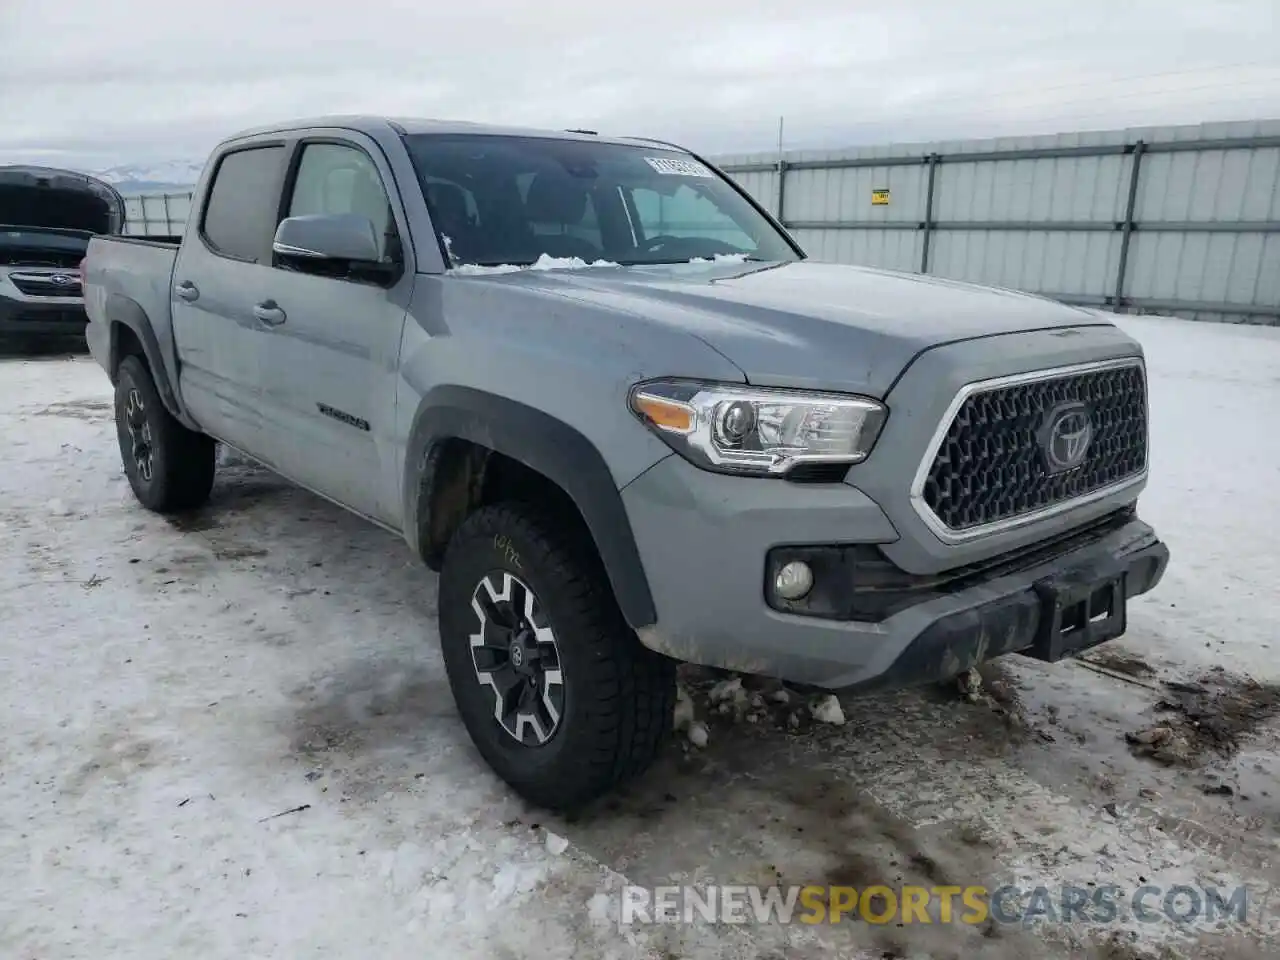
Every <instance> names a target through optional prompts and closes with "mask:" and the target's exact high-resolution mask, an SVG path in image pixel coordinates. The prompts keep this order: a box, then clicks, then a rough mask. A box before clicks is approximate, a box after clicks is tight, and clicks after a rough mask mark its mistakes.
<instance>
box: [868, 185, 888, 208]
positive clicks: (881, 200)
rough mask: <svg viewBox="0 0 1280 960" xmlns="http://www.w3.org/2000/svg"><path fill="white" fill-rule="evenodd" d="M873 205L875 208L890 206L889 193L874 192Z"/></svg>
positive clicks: (884, 191)
mask: <svg viewBox="0 0 1280 960" xmlns="http://www.w3.org/2000/svg"><path fill="white" fill-rule="evenodd" d="M871 205H872V206H873V207H887V206H888V205H889V191H888V190H887V189H885V190H872V191H871Z"/></svg>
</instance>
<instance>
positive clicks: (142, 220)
mask: <svg viewBox="0 0 1280 960" xmlns="http://www.w3.org/2000/svg"><path fill="white" fill-rule="evenodd" d="M124 209H125V222H124V232H125V233H126V234H128V235H130V236H141V237H146V236H151V237H155V236H162V237H163V236H176V235H178V234H180V233H182V230H183V228H184V227H185V226H186V223H187V215H188V214H189V213H190V212H191V194H190V193H143V194H135V195H134V196H127V197H125V198H124Z"/></svg>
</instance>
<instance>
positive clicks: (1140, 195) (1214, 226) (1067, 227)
mask: <svg viewBox="0 0 1280 960" xmlns="http://www.w3.org/2000/svg"><path fill="white" fill-rule="evenodd" d="M715 160H716V162H717V163H718V164H720V165H721V166H722V167H723V168H724V169H725V170H726V171H727V172H728V173H730V174H732V175H733V176H734V178H735V179H737V180H738V182H739V183H741V184H742V185H743V186H744V187H745V188H746V189H747V190H748V191H750V192H751V193H752V194H753V195H754V196H755V197H756V198H757V199H758V200H760V202H761V203H763V204H764V205H765V206H766V207H768V208H769V210H771V211H772V212H773V213H774V214H775V215H777V214H778V213H779V211H781V216H780V218H779V219H781V220H782V221H783V222H784V223H785V224H786V226H787V227H788V229H790V230H791V231H792V232H793V233H794V234H795V236H796V239H797V240H799V241H800V243H801V245H802V246H803V247H804V248H805V249H806V250H807V251H808V252H809V254H810V255H811V256H813V257H815V258H818V259H822V260H835V261H839V262H844V263H860V264H867V265H870V266H879V267H886V268H889V269H895V270H908V271H915V272H922V273H930V274H935V275H938V276H943V277H951V278H955V279H961V280H973V281H977V282H980V283H991V284H997V285H1000V286H1005V287H1013V288H1016V289H1020V290H1029V291H1032V292H1036V293H1043V294H1045V295H1047V296H1051V297H1055V298H1057V299H1060V300H1064V301H1066V302H1068V303H1076V304H1081V305H1084V306H1097V307H1103V308H1107V309H1117V308H1119V309H1123V310H1131V311H1138V312H1141V311H1149V312H1157V313H1172V314H1175V315H1179V316H1189V317H1196V318H1199V319H1206V320H1227V321H1230V322H1245V323H1265V324H1276V323H1280V121H1253V122H1243V123H1216V124H1203V125H1201V126H1191V127H1159V128H1143V129H1134V130H1115V131H1107V132H1099V133H1066V134H1059V135H1056V136H1043V137H1019V138H1008V139H999V140H966V141H954V142H945V143H930V144H914V145H891V146H879V147H864V148H859V149H852V150H840V151H818V152H815V151H798V152H786V153H783V154H781V155H776V154H748V155H743V154H738V155H734V156H721V157H716V158H715ZM127 203H128V217H129V223H128V226H127V228H126V232H128V233H133V234H142V235H145V234H151V235H156V234H175V233H180V232H181V231H182V227H183V224H184V222H185V221H186V218H187V213H188V211H189V209H190V205H191V195H190V194H188V193H167V194H147V195H143V196H135V197H129V198H127Z"/></svg>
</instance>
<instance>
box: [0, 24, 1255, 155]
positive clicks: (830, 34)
mask: <svg viewBox="0 0 1280 960" xmlns="http://www.w3.org/2000/svg"><path fill="white" fill-rule="evenodd" d="M345 112H374V113H388V114H398V115H417V116H431V117H446V118H453V119H468V120H482V121H494V122H503V123H516V124H522V125H531V126H549V127H567V126H577V127H584V126H585V127H590V128H592V129H598V130H600V131H602V132H610V133H629V134H638V135H649V136H658V137H666V138H673V139H676V140H679V141H681V142H684V143H686V144H687V145H689V146H691V147H694V148H696V149H699V150H703V151H706V152H708V153H723V152H727V151H737V150H747V149H770V148H772V147H773V145H774V143H775V141H776V138H777V126H778V117H779V116H780V115H781V116H785V118H786V124H785V140H786V143H787V145H788V146H789V147H802V146H837V145H841V144H855V143H872V142H882V141H890V140H894V141H904V140H923V139H932V138H953V137H963V136H988V135H1000V134H1012V133H1045V132H1058V131H1062V130H1074V129H1107V128H1111V127H1118V126H1136V125H1143V124H1147V123H1191V122H1198V121H1201V120H1212V119H1250V118H1257V117H1280V0H967V2H966V0H950V2H942V0H937V2H935V0H894V2H889V3H885V2H877V3H874V4H873V3H869V2H864V0H790V2H786V0H738V2H734V3H724V2H719V0H648V2H643V0H641V2H633V0H597V2H594V3H586V2H580V0H542V2H534V3H530V2H517V0H356V2H351V0H342V2H339V0H330V2H326V0H307V2H298V0H201V2H199V3H195V2H192V0H113V2H103V0H57V2H49V0H0V163H4V162H43V163H57V164H58V165H63V166H71V167H78V168H84V169H95V170H96V169H101V168H103V167H107V166H112V165H115V164H119V163H126V162H130V163H132V162H142V163H148V162H154V161H162V160H171V159H199V158H201V157H202V156H203V155H204V154H205V152H206V151H207V150H208V148H209V147H210V146H211V145H212V144H213V143H214V142H215V141H216V140H217V139H218V138H220V137H222V136H225V135H226V134H228V133H231V132H233V131H235V130H237V129H239V128H242V127H245V126H251V125H255V124H258V123H263V122H270V121H272V120H277V119H286V118H290V117H296V116H307V115H315V114H326V113H345Z"/></svg>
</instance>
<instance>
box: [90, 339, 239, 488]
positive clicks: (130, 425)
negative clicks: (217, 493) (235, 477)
mask: <svg viewBox="0 0 1280 960" xmlns="http://www.w3.org/2000/svg"><path fill="white" fill-rule="evenodd" d="M115 410H116V438H117V440H118V441H119V443H120V459H121V461H122V462H123V464H124V472H125V476H127V477H128V478H129V486H130V487H131V488H132V489H133V495H134V496H135V497H137V498H138V502H139V503H141V504H142V505H143V506H144V507H146V508H147V509H148V510H154V511H155V512H156V513H173V512H176V511H179V510H191V509H194V508H196V507H198V506H201V505H202V504H203V503H204V502H205V501H206V500H208V499H209V493H210V491H211V490H212V489H213V474H214V468H215V466H216V463H215V458H216V448H215V445H214V442H213V439H212V438H210V437H208V436H206V435H205V434H203V433H196V432H195V431H193V430H188V429H187V428H186V427H184V426H183V425H182V424H181V423H179V422H178V421H177V419H175V418H174V416H173V415H172V414H171V413H169V411H168V410H166V409H165V408H164V404H163V403H161V401H160V394H159V392H158V391H157V390H156V385H155V381H154V380H152V379H151V373H150V372H149V371H148V370H147V368H146V365H145V364H143V362H142V361H141V360H140V359H139V358H138V357H135V356H128V357H125V358H124V359H123V360H122V361H120V368H119V370H118V371H117V372H116V396H115Z"/></svg>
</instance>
